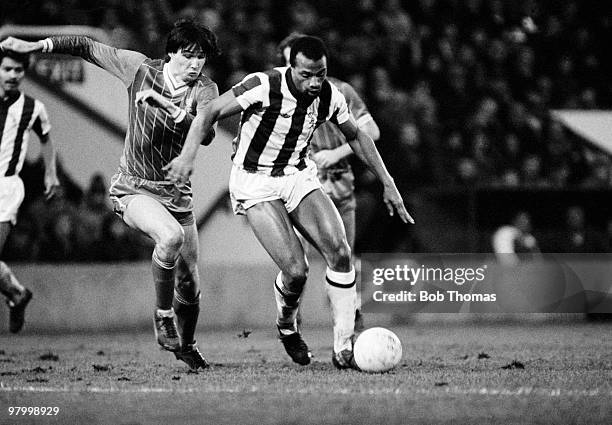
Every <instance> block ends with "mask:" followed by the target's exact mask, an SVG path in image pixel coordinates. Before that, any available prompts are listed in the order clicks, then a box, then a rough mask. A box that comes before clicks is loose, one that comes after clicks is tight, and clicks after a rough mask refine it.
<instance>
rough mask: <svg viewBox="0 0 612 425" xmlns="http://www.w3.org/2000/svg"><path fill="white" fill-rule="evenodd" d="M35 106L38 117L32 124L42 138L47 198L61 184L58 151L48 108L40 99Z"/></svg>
mask: <svg viewBox="0 0 612 425" xmlns="http://www.w3.org/2000/svg"><path fill="white" fill-rule="evenodd" d="M34 108H35V111H36V113H37V117H36V120H35V121H34V123H33V124H32V131H34V133H35V134H36V136H38V139H39V140H40V145H41V146H40V153H41V155H42V158H43V162H44V164H45V177H44V185H45V198H46V199H50V198H51V197H52V196H53V195H54V194H55V191H56V189H57V187H58V186H59V180H58V178H57V151H56V149H55V145H54V144H53V141H52V140H51V137H50V132H51V123H50V121H49V115H48V114H47V108H45V105H44V104H43V103H42V102H40V101H38V100H35V101H34Z"/></svg>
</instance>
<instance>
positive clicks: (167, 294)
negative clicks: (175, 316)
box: [151, 251, 176, 310]
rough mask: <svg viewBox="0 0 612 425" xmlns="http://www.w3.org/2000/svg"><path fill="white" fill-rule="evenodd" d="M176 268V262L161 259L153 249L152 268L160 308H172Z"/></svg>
mask: <svg viewBox="0 0 612 425" xmlns="http://www.w3.org/2000/svg"><path fill="white" fill-rule="evenodd" d="M175 269H176V262H174V261H173V262H167V261H163V260H160V259H159V257H158V256H157V254H156V252H155V251H153V261H152V262H151V270H152V271H153V282H155V295H156V298H157V299H156V302H157V308H158V309H160V310H170V309H171V308H172V300H173V299H174V272H175Z"/></svg>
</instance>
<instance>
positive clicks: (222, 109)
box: [163, 90, 242, 183]
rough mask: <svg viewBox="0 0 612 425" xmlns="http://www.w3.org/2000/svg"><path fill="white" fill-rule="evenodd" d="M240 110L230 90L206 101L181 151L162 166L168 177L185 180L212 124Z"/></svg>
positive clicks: (191, 170)
mask: <svg viewBox="0 0 612 425" xmlns="http://www.w3.org/2000/svg"><path fill="white" fill-rule="evenodd" d="M241 111H242V107H241V106H240V104H239V103H238V102H237V101H236V96H234V93H233V91H232V90H228V91H227V92H225V93H223V94H222V95H221V96H219V97H218V98H216V99H214V100H212V101H210V102H209V103H207V104H206V106H205V107H204V109H203V110H202V112H201V113H200V112H198V114H197V115H196V117H195V118H194V120H193V122H192V123H191V127H189V132H188V133H187V139H186V140H185V144H184V145H183V149H182V150H181V153H180V154H179V155H178V156H177V157H176V158H174V159H173V160H172V161H170V162H169V163H168V164H167V165H166V166H164V168H163V169H164V170H165V171H166V173H167V177H168V179H169V180H170V181H173V182H175V183H183V182H186V181H187V180H188V179H189V177H190V176H191V174H192V173H193V168H194V165H193V164H194V162H195V158H196V154H197V153H198V147H199V146H200V144H201V142H202V140H203V139H204V138H205V137H206V135H207V134H208V133H209V132H210V130H211V128H212V127H213V124H214V123H216V122H217V121H218V120H220V119H221V118H225V117H229V116H231V115H235V114H237V113H238V112H241Z"/></svg>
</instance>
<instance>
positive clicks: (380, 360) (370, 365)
mask: <svg viewBox="0 0 612 425" xmlns="http://www.w3.org/2000/svg"><path fill="white" fill-rule="evenodd" d="M353 355H354V356H355V363H357V366H359V368H360V369H361V370H362V371H364V372H372V373H375V372H386V371H388V370H391V369H393V368H394V367H395V366H397V364H398V363H399V361H400V359H401V358H402V343H401V341H400V340H399V338H398V337H397V335H395V334H394V333H393V332H391V331H390V330H389V329H385V328H379V327H377V328H370V329H367V330H365V331H363V332H362V333H361V335H359V337H357V341H355V345H354V347H353Z"/></svg>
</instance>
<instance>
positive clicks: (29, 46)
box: [0, 37, 43, 53]
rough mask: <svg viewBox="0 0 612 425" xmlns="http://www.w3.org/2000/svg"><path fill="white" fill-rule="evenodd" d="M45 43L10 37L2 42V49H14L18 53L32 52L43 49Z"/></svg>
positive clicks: (0, 45)
mask: <svg viewBox="0 0 612 425" xmlns="http://www.w3.org/2000/svg"><path fill="white" fill-rule="evenodd" d="M42 48H43V45H42V42H40V41H25V40H21V39H19V38H15V37H9V38H7V39H6V40H3V41H2V42H0V49H2V50H12V51H13V52H17V53H31V52H35V51H38V50H42Z"/></svg>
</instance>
